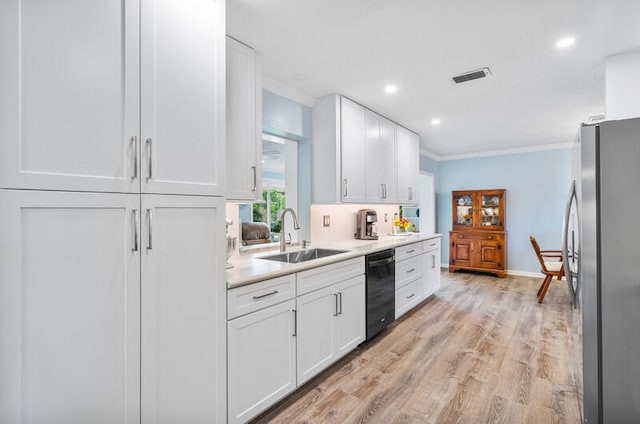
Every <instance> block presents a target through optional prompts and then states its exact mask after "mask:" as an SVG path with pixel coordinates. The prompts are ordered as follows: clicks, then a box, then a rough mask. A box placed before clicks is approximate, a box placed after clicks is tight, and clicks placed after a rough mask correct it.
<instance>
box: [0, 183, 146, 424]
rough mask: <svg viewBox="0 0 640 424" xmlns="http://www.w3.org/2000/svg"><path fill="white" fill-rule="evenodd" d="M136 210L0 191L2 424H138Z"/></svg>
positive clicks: (125, 203) (74, 197) (127, 201)
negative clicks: (74, 423) (24, 423)
mask: <svg viewBox="0 0 640 424" xmlns="http://www.w3.org/2000/svg"><path fill="white" fill-rule="evenodd" d="M139 200H140V198H139V195H130V194H95V193H94V194H88V193H61V192H40V191H13V190H0V234H2V237H0V252H1V254H0V340H1V342H0V344H1V345H2V348H1V349H0V376H2V378H1V380H2V384H1V385H0V422H3V423H18V422H40V423H44V422H47V423H49V422H52V423H67V422H86V423H89V422H91V423H135V422H139V417H140V397H139V394H140V253H139V248H140V245H139V243H138V241H137V240H135V235H136V234H137V227H136V226H137V223H138V220H137V210H138V209H139Z"/></svg>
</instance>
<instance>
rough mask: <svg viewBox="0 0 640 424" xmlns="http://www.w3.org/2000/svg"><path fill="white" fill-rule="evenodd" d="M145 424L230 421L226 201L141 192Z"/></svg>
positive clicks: (143, 417)
mask: <svg viewBox="0 0 640 424" xmlns="http://www.w3.org/2000/svg"><path fill="white" fill-rule="evenodd" d="M141 212H142V214H141V228H142V229H141V232H140V233H141V243H140V250H141V252H142V304H141V307H142V421H143V422H144V423H156V422H166V423H172V422H178V421H185V422H223V421H224V420H225V419H226V413H225V408H226V396H225V394H226V384H225V376H226V364H225V362H226V361H225V360H224V358H225V356H226V347H225V339H226V336H225V335H226V319H225V318H226V313H225V309H226V296H225V294H226V288H225V268H224V258H225V251H226V245H225V242H224V219H225V207H224V200H223V199H222V198H216V197H205V196H157V195H143V196H142V209H141Z"/></svg>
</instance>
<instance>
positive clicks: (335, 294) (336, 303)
mask: <svg viewBox="0 0 640 424" xmlns="http://www.w3.org/2000/svg"><path fill="white" fill-rule="evenodd" d="M333 300H334V301H335V307H336V309H335V311H334V313H333V316H334V317H337V316H338V293H334V294H333Z"/></svg>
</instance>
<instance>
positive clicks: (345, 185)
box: [343, 178, 349, 197]
mask: <svg viewBox="0 0 640 424" xmlns="http://www.w3.org/2000/svg"><path fill="white" fill-rule="evenodd" d="M343 181H344V197H347V196H348V195H349V190H348V189H347V179H346V178H345V179H344V180H343Z"/></svg>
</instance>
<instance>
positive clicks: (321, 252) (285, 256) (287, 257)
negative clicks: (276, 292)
mask: <svg viewBox="0 0 640 424" xmlns="http://www.w3.org/2000/svg"><path fill="white" fill-rule="evenodd" d="M345 252H348V250H333V249H306V250H298V251H296V252H286V253H279V254H277V255H271V256H265V257H263V258H260V259H267V260H269V261H279V262H289V263H294V264H297V263H299V262H306V261H312V260H314V259H320V258H326V257H327V256H333V255H338V254H340V253H345Z"/></svg>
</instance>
